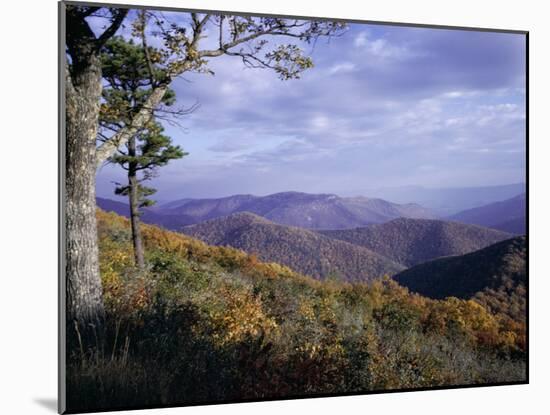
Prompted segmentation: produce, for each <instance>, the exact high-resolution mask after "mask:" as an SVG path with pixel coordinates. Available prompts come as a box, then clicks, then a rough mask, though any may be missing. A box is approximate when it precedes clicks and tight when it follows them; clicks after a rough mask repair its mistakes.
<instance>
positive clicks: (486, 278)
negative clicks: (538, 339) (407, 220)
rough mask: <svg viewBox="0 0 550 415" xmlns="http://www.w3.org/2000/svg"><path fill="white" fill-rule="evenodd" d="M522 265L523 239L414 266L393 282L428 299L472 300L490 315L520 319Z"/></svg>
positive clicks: (522, 311) (524, 280) (522, 310)
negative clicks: (451, 297) (454, 298)
mask: <svg viewBox="0 0 550 415" xmlns="http://www.w3.org/2000/svg"><path fill="white" fill-rule="evenodd" d="M526 261H527V248H526V239H525V237H524V236H520V237H516V238H512V239H508V240H506V241H502V242H499V243H496V244H494V245H491V246H488V247H486V248H484V249H481V250H479V251H476V252H472V253H469V254H467V255H461V256H453V257H447V258H440V259H436V260H434V261H430V262H426V263H424V264H420V265H417V266H416V267H412V268H409V269H407V270H405V271H403V272H401V273H399V274H397V275H396V276H394V279H395V280H396V281H397V282H399V283H400V284H401V285H403V286H405V287H408V288H409V289H410V290H412V291H414V292H417V293H420V294H422V295H425V296H428V297H430V298H445V297H449V296H454V297H458V298H464V299H466V298H472V297H476V298H477V299H479V300H480V301H481V302H483V303H484V305H486V306H488V307H489V308H490V309H492V310H493V312H504V313H506V314H509V315H513V317H514V318H516V319H518V318H519V317H521V318H523V319H524V318H525V286H526V283H527V262H526Z"/></svg>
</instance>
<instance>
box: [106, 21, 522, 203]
mask: <svg viewBox="0 0 550 415" xmlns="http://www.w3.org/2000/svg"><path fill="white" fill-rule="evenodd" d="M304 49H305V50H306V51H307V52H308V53H310V55H311V56H312V58H313V60H314V63H315V67H314V68H313V69H311V70H308V71H307V72H305V73H304V74H303V76H302V79H300V80H291V81H280V80H279V79H278V78H277V76H276V75H275V74H274V73H273V72H271V71H269V70H259V69H245V68H244V67H243V65H242V63H241V62H240V60H239V59H238V58H234V57H220V58H214V59H212V60H211V61H210V65H209V67H210V68H211V69H212V70H213V71H214V72H215V75H214V76H210V75H204V74H188V75H186V76H185V77H184V78H181V79H177V80H176V81H175V82H174V83H173V85H172V87H173V89H174V90H175V91H176V94H177V98H178V104H177V106H181V107H185V106H188V105H191V104H192V103H194V102H198V103H199V104H200V108H199V109H198V110H197V111H195V112H194V113H193V114H191V115H188V116H186V117H185V118H184V119H182V120H180V123H181V124H182V127H175V126H170V125H166V130H167V133H168V134H169V135H170V136H171V137H172V138H173V141H174V142H175V143H177V144H179V145H181V146H182V147H183V148H184V149H185V150H186V151H188V152H189V153H190V155H189V156H187V157H185V158H183V159H181V160H176V161H173V162H172V163H171V164H170V165H168V166H166V167H164V168H162V169H160V170H159V176H158V177H157V178H155V179H154V180H153V182H152V183H151V184H152V185H153V186H154V187H156V188H158V190H159V191H158V194H157V198H158V199H160V200H170V199H176V198H183V197H219V196H225V195H230V194H237V193H252V194H258V195H262V194H269V193H274V192H278V191H286V190H297V191H306V192H312V193H314V192H315V193H317V192H330V193H336V194H340V195H359V194H362V195H366V196H368V192H369V190H372V189H376V188H379V187H393V186H405V185H421V186H426V187H465V186H478V185H495V184H506V183H517V182H521V181H524V180H525V168H526V166H525V150H526V138H525V123H526V118H525V85H526V83H525V82H526V81H525V53H526V52H525V38H524V36H523V35H519V34H504V33H489V32H473V31H458V30H443V29H426V28H411V27H398V26H387V25H384V26H382V25H366V24H352V25H350V27H349V29H348V30H347V32H346V33H345V34H344V35H342V36H340V37H338V38H332V39H330V42H327V41H326V40H321V41H319V42H318V43H317V44H316V45H315V47H314V48H313V49H312V48H311V46H308V45H304ZM121 180H123V172H122V170H118V169H116V168H114V167H110V166H105V167H103V168H102V169H101V170H100V172H99V173H98V184H97V193H98V195H99V196H103V197H111V198H113V197H114V195H113V188H114V185H113V184H112V182H113V181H121Z"/></svg>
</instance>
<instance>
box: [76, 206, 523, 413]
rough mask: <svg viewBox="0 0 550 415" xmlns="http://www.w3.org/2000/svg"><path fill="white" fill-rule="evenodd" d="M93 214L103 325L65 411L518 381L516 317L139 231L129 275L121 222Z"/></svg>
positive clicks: (384, 282)
mask: <svg viewBox="0 0 550 415" xmlns="http://www.w3.org/2000/svg"><path fill="white" fill-rule="evenodd" d="M97 218H98V228H99V239H100V252H101V254H100V260H101V275H102V279H103V286H104V296H105V302H106V307H107V313H108V318H107V323H108V324H107V326H108V330H107V331H108V333H107V334H106V336H105V339H104V340H103V343H102V344H101V351H100V352H99V351H98V350H96V349H93V350H92V349H90V350H88V351H85V352H84V353H82V350H81V349H80V348H79V347H76V346H74V347H73V348H72V349H71V353H70V359H69V360H70V362H71V364H70V369H69V389H70V391H71V393H69V394H68V396H70V397H73V398H72V399H74V401H73V402H72V403H71V405H72V406H71V407H74V408H77V407H86V408H95V409H101V408H102V407H106V406H107V405H109V406H110V407H112V406H113V405H112V404H113V402H115V403H116V405H119V406H121V407H124V406H139V405H166V404H184V403H196V402H204V401H210V402H211V401H226V400H235V399H239V400H242V399H257V398H276V397H289V396H304V395H319V394H332V393H350V392H366V391H374V390H387V389H396V388H399V389H402V388H419V387H431V386H449V385H467V384H482V383H494V382H518V381H523V380H525V370H526V365H525V353H526V350H525V325H524V323H523V322H521V321H515V320H513V319H512V318H510V317H509V316H507V317H506V316H504V315H502V314H499V313H492V312H489V311H488V308H486V307H485V305H482V304H484V303H483V302H481V301H476V300H460V299H457V298H452V297H451V298H447V299H443V300H431V299H428V298H425V297H422V296H419V295H414V294H411V293H410V292H409V291H408V290H407V289H406V288H403V287H401V286H399V285H398V284H397V283H396V282H394V281H392V280H391V279H389V278H385V279H381V280H376V281H374V282H372V283H369V284H350V283H345V282H340V281H338V280H335V279H330V280H326V281H322V282H321V281H317V280H314V279H312V278H309V277H306V276H303V275H299V274H297V273H295V272H293V271H292V270H291V269H289V268H287V267H284V266H281V265H278V264H275V263H271V264H268V263H263V262H260V261H259V260H258V259H257V258H256V257H255V256H253V255H248V254H245V253H244V252H242V251H239V250H235V249H232V248H226V247H212V246H208V245H206V244H204V243H202V242H200V241H197V240H195V239H192V238H190V237H187V236H184V235H181V234H177V233H174V232H169V231H165V230H162V229H159V228H157V227H153V226H145V225H144V226H143V239H144V244H145V251H146V262H147V267H146V269H145V270H142V271H139V270H137V269H135V268H133V266H132V251H131V249H132V245H131V236H130V229H129V224H128V221H127V220H126V219H124V218H122V217H119V216H117V215H115V214H113V213H104V212H102V211H99V212H98V215H97ZM485 300H486V299H485ZM75 344H76V343H75ZM116 405H115V406H116Z"/></svg>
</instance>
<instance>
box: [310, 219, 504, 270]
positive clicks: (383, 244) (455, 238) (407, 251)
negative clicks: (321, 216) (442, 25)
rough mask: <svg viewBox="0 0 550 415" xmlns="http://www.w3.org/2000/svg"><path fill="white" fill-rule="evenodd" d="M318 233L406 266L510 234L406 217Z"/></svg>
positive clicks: (468, 249) (491, 241) (471, 248)
mask: <svg viewBox="0 0 550 415" xmlns="http://www.w3.org/2000/svg"><path fill="white" fill-rule="evenodd" d="M320 233H322V234H323V235H325V236H328V237H331V238H334V239H338V240H342V241H346V242H350V243H352V244H354V245H358V246H363V247H365V248H367V249H370V250H371V251H374V252H376V253H378V254H380V255H383V256H385V257H387V258H389V259H391V260H393V261H395V262H397V263H400V264H403V265H404V266H407V267H410V266H413V265H416V264H420V263H422V262H425V261H429V260H432V259H435V258H439V257H442V256H447V255H460V254H466V253H468V252H472V251H475V250H478V249H481V248H484V247H486V246H488V245H491V244H493V243H495V242H498V241H502V240H504V239H508V238H510V237H511V236H512V235H510V234H508V233H505V232H501V231H497V230H494V229H488V228H483V227H480V226H474V225H466V224H462V223H457V222H448V221H440V220H427V219H406V218H400V219H395V220H392V221H390V222H386V223H383V224H376V225H370V226H367V227H363V228H356V229H346V230H333V231H320Z"/></svg>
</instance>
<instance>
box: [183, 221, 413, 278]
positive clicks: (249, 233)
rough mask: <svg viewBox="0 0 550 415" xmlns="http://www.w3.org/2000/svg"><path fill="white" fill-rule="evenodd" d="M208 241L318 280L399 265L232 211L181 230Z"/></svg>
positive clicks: (389, 271)
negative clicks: (224, 215)
mask: <svg viewBox="0 0 550 415" xmlns="http://www.w3.org/2000/svg"><path fill="white" fill-rule="evenodd" d="M182 232H183V233H185V234H187V235H189V236H192V237H194V238H197V239H200V240H202V241H204V242H206V243H207V244H210V245H219V246H230V247H233V248H238V249H242V250H243V251H245V252H248V253H250V254H256V255H257V256H258V257H259V258H260V259H261V260H262V261H266V262H277V263H280V264H283V265H287V266H288V267H290V268H292V269H294V270H296V271H298V272H301V273H304V274H306V275H309V276H312V277H314V278H318V279H322V278H326V277H329V276H333V277H335V278H342V279H344V280H347V281H366V280H371V279H373V278H377V277H381V276H384V275H393V274H395V273H397V272H399V271H402V270H403V269H404V268H405V267H403V266H402V265H400V264H397V263H395V262H393V261H391V260H390V259H388V258H385V257H383V256H382V255H379V254H377V253H375V252H372V251H370V250H368V249H366V248H363V247H360V246H356V245H353V244H349V243H347V242H343V241H339V240H335V239H331V238H328V237H326V236H323V235H321V234H319V233H316V232H313V231H310V230H307V229H303V228H298V227H291V226H284V225H278V224H275V223H273V222H270V221H268V220H267V219H265V218H262V217H260V216H257V215H255V214H253V213H248V212H241V213H235V214H233V215H230V216H226V217H223V218H217V219H212V220H209V221H206V222H202V223H199V224H196V225H190V226H186V227H184V228H182Z"/></svg>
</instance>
